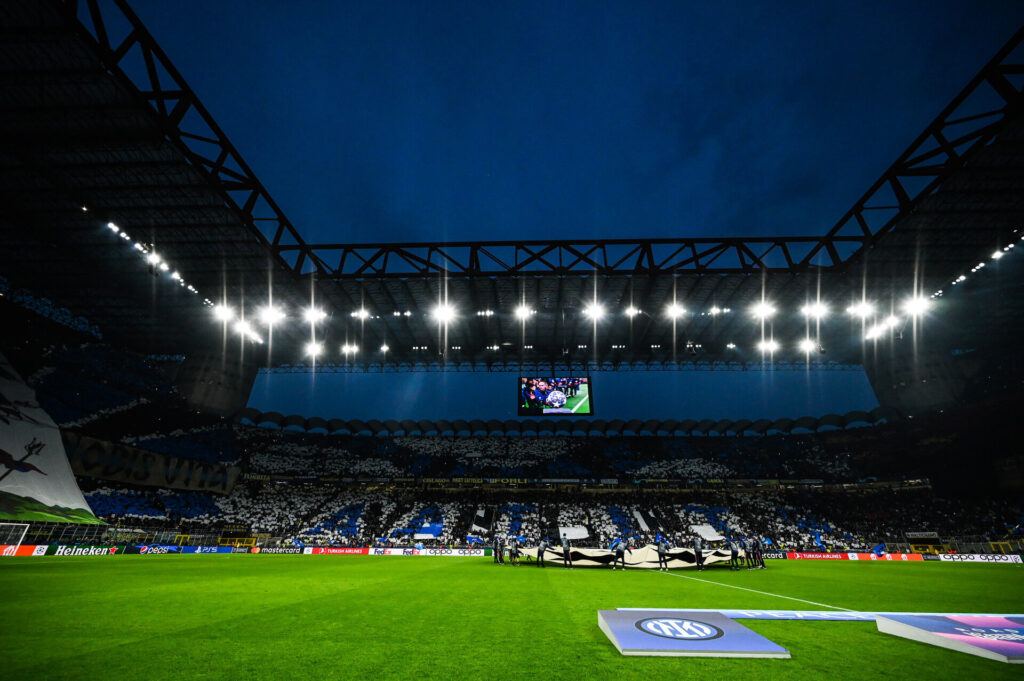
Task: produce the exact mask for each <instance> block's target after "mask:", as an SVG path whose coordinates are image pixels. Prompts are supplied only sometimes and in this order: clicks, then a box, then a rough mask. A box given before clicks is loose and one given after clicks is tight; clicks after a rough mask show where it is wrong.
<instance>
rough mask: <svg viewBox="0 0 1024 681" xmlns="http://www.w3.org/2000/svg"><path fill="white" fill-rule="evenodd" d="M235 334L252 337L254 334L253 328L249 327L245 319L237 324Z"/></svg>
mask: <svg viewBox="0 0 1024 681" xmlns="http://www.w3.org/2000/svg"><path fill="white" fill-rule="evenodd" d="M235 332H236V333H238V334H239V335H241V336H251V335H252V333H253V331H252V327H251V326H249V322H247V321H245V320H244V319H239V320H238V321H237V322H235Z"/></svg>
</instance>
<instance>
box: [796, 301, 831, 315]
mask: <svg viewBox="0 0 1024 681" xmlns="http://www.w3.org/2000/svg"><path fill="white" fill-rule="evenodd" d="M800 312H802V313H803V315H804V316H805V317H811V318H813V319H821V318H823V317H825V316H827V315H828V305H825V303H822V302H821V301H818V302H816V303H808V304H807V305H804V306H803V307H801V308H800Z"/></svg>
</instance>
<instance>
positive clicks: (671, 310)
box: [665, 303, 686, 319]
mask: <svg viewBox="0 0 1024 681" xmlns="http://www.w3.org/2000/svg"><path fill="white" fill-rule="evenodd" d="M685 313H686V310H685V309H684V308H683V306H682V305H679V304H677V303H671V304H670V305H669V306H668V307H667V308H665V314H666V315H668V317H669V318H670V319H679V318H680V317H682V316H683V315H684V314H685Z"/></svg>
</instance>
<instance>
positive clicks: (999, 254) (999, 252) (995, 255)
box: [932, 229, 1024, 298]
mask: <svg viewBox="0 0 1024 681" xmlns="http://www.w3.org/2000/svg"><path fill="white" fill-rule="evenodd" d="M1018 231H1019V230H1016V229H1015V230H1013V232H1014V234H1016V233H1017V232H1018ZM1020 241H1024V236H1022V237H1021V238H1020ZM1014 246H1016V244H1012V243H1011V244H1007V245H1006V246H1003V247H1002V248H997V249H996V250H994V251H992V255H991V256H990V257H991V258H992V260H993V261H996V260H1002V258H1003V256H1004V255H1006V254H1007V253H1009V252H1010V251H1012V250H1013V247H1014ZM987 264H988V263H986V262H985V261H982V262H979V263H978V264H977V265H975V266H974V267H972V268H971V274H974V273H975V272H980V271H981V270H983V269H985V266H986V265H987ZM965 281H967V275H966V274H961V275H960V276H958V277H957V278H956V279H954V280H953V281H951V282H950V286H956V285H957V284H962V283H964V282H965ZM943 293H944V291H943V290H942V289H939V290H938V291H936V292H935V293H933V294H932V298H938V297H940V296H942V294H943Z"/></svg>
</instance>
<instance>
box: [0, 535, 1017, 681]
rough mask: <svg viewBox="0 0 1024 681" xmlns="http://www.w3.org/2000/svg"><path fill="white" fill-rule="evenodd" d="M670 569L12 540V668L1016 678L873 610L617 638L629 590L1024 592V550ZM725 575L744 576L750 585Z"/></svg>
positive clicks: (863, 601) (651, 602) (7, 602)
mask: <svg viewBox="0 0 1024 681" xmlns="http://www.w3.org/2000/svg"><path fill="white" fill-rule="evenodd" d="M769 566H770V569H768V570H761V571H754V572H748V571H746V570H744V571H740V572H728V571H725V570H721V569H709V570H707V571H705V572H703V573H701V574H700V575H699V577H700V579H704V580H707V582H712V583H705V582H699V581H694V580H692V579H683V578H680V577H678V576H673V575H686V576H688V577H691V576H692V577H697V576H698V575H697V574H696V573H695V572H693V571H692V570H684V571H677V572H673V573H669V574H665V573H659V572H654V571H646V570H636V571H629V572H622V571H615V572H613V571H611V570H597V569H577V570H572V571H568V570H563V569H561V568H559V567H554V566H552V567H548V568H546V569H544V570H540V569H538V568H536V567H534V566H533V565H526V564H524V565H523V566H522V567H519V568H513V567H507V566H506V567H500V566H494V565H492V563H491V559H490V558H486V559H477V558H421V557H408V558H405V557H366V556H288V555H208V556H202V555H186V556H116V557H105V556H102V557H74V558H72V557H42V558H4V559H0V603H2V616H0V622H2V624H0V634H2V637H0V640H2V641H3V649H4V660H3V666H2V676H3V678H4V679H8V680H10V681H14V680H16V679H103V680H104V681H109V680H110V679H147V680H160V679H183V678H186V679H194V678H199V679H247V680H248V679H359V678H371V679H391V678H395V679H405V678H408V679H435V678H436V679H461V678H467V679H616V680H621V679H648V680H649V679H657V678H672V677H683V678H699V679H714V678H723V679H724V678H757V679H799V680H801V681H807V680H808V679H817V678H828V679H879V678H881V679H921V678H926V679H929V680H933V679H956V680H957V681H964V680H965V679H978V678H984V679H986V681H991V680H993V679H1010V678H1016V679H1020V678H1022V677H1024V674H1022V671H1024V670H1022V669H1021V667H1020V666H1019V665H1008V664H1003V663H998V662H992V661H988V660H984V659H981V658H978V657H973V656H969V655H964V654H960V653H956V652H953V651H949V650H943V649H940V648H936V647H932V646H928V645H925V644H921V643H915V642H912V641H907V640H904V639H900V638H896V637H891V636H888V635H886V634H881V633H879V632H878V631H877V630H876V628H875V625H874V623H860V622H800V621H796V622H794V621H785V622H784V621H770V622H769V621H751V620H745V621H744V624H746V625H747V626H749V627H750V628H751V629H754V630H755V631H758V632H760V633H761V634H764V635H765V636H767V637H768V638H770V639H772V640H773V641H775V642H776V643H779V644H780V645H782V646H784V647H786V648H788V649H789V650H790V651H791V653H792V659H790V660H743V659H710V658H704V659H700V658H656V657H647V658H644V657H623V656H621V655H619V653H618V652H616V650H615V648H614V647H613V646H612V644H611V643H610V642H609V641H608V640H607V638H606V637H605V635H604V634H603V633H601V631H600V630H599V629H598V627H597V610H599V609H612V608H617V607H680V608H687V607H690V608H729V607H732V608H774V609H824V608H821V607H819V606H814V605H811V604H808V603H804V602H801V601H799V600H789V599H787V598H783V597H782V596H787V597H789V598H790V599H804V600H806V601H814V602H817V603H822V604H828V605H832V606H838V607H842V608H848V609H856V610H908V611H951V612H998V613H1021V612H1024V568H1022V567H1021V566H1017V565H963V564H957V565H948V564H940V563H913V564H907V563H899V564H889V563H832V562H829V563H818V562H813V561H806V562H802V561H801V562H797V561H770V562H769ZM723 585H733V586H740V587H744V588H746V589H753V590H756V591H759V592H764V593H755V592H754V591H744V590H740V589H735V588H729V587H727V586H723Z"/></svg>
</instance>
